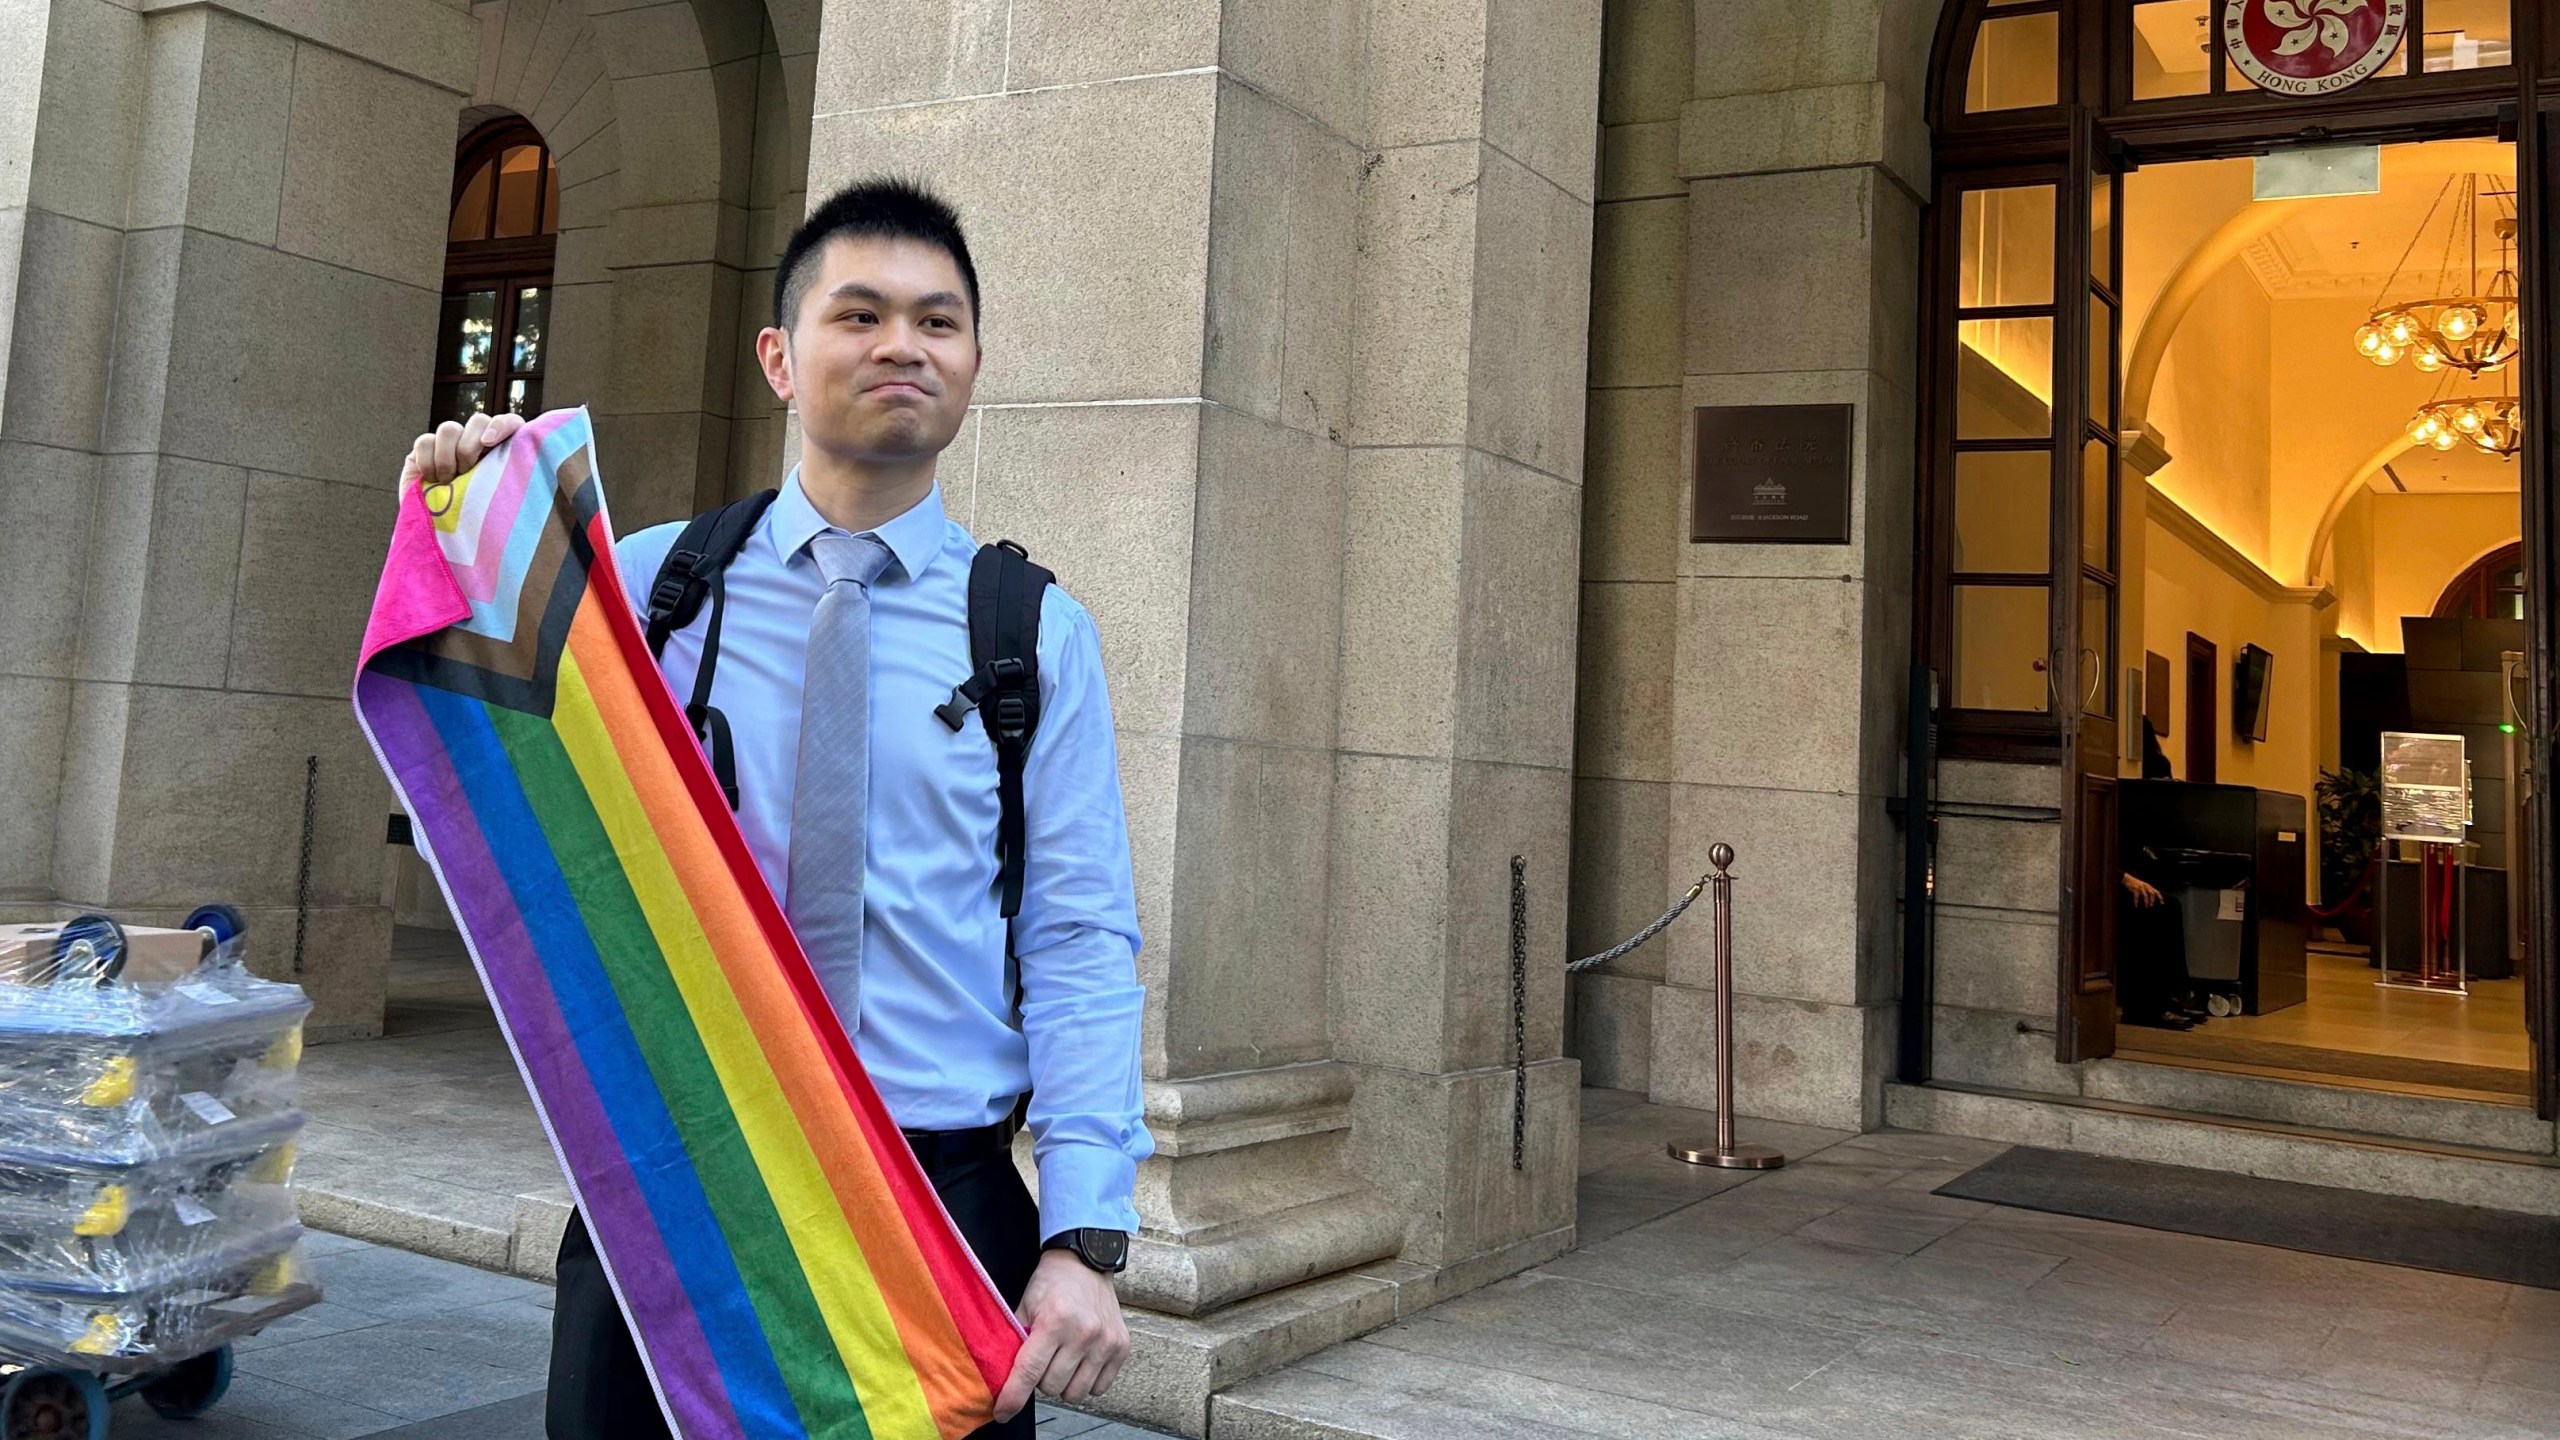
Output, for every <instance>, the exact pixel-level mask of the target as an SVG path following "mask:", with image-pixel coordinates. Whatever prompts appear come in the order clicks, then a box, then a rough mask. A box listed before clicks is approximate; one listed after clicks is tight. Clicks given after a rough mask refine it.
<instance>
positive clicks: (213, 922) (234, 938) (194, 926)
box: [179, 903, 249, 958]
mask: <svg viewBox="0 0 2560 1440" xmlns="http://www.w3.org/2000/svg"><path fill="white" fill-rule="evenodd" d="M179 928H180V929H182V930H204V931H209V932H211V934H212V937H213V938H212V941H211V943H209V944H207V945H206V946H205V947H204V953H205V955H206V957H208V958H210V957H212V956H215V955H219V954H221V953H222V952H223V951H225V950H227V949H230V948H232V947H233V946H236V945H237V944H238V943H239V941H240V937H241V936H243V935H246V934H248V933H249V922H248V921H246V920H243V919H241V918H240V912H239V911H237V910H234V909H232V908H231V907H230V906H228V905H223V904H219V903H217V904H213V905H199V906H197V907H196V911H195V913H194V914H192V915H190V916H188V917H187V923H186V924H184V925H182V926H180V927H179Z"/></svg>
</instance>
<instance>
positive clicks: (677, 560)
mask: <svg viewBox="0 0 2560 1440" xmlns="http://www.w3.org/2000/svg"><path fill="white" fill-rule="evenodd" d="M701 563H702V552H700V551H698V550H678V551H676V552H675V553H674V554H672V555H670V556H668V557H667V564H666V565H665V566H663V567H661V568H660V570H659V572H658V583H657V584H655V585H653V586H651V587H649V618H650V619H652V620H664V619H668V618H670V617H672V616H673V615H674V614H675V613H676V611H678V610H680V609H682V608H683V607H684V597H685V592H686V591H688V590H690V589H692V588H693V586H694V585H695V584H697V583H699V582H698V581H697V579H696V577H695V576H694V573H693V568H694V567H695V566H696V565H699V564H701Z"/></svg>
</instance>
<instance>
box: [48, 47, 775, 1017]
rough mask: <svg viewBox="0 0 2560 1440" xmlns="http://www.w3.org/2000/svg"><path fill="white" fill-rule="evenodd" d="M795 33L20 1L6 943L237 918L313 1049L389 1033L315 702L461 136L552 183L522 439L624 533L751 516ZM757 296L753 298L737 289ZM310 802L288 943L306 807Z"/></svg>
mask: <svg viewBox="0 0 2560 1440" xmlns="http://www.w3.org/2000/svg"><path fill="white" fill-rule="evenodd" d="M817 23H818V14H817V7H816V3H815V0H771V3H769V4H767V3H760V0H660V3H655V4H626V3H612V0H313V3H299V4H283V3H277V0H207V3H184V4H181V3H167V0H42V3H33V4H27V5H20V6H16V7H12V8H11V10H10V14H9V15H8V17H6V19H5V20H0V26H6V27H10V28H9V30H8V32H7V33H8V38H9V39H10V41H11V44H10V48H9V51H8V53H9V55H10V57H11V58H10V62H9V66H8V68H7V69H6V71H5V72H0V239H5V240H6V242H7V243H6V244H5V246H0V325H5V327H6V334H7V336H8V349H7V352H6V356H7V359H6V367H5V371H0V471H5V473H6V474H7V475H8V477H9V482H8V484H6V485H5V486H0V535H5V536H6V537H7V539H6V540H0V545H6V546H8V547H9V550H8V559H9V560H10V562H11V563H10V564H9V565H8V566H7V568H6V571H5V574H4V575H0V594H5V596H6V597H7V613H8V614H9V615H10V616H11V618H12V620H13V622H15V623H13V624H12V625H11V626H10V627H9V630H10V633H9V635H8V636H7V638H6V639H0V647H5V648H6V653H5V654H0V717H6V721H7V723H8V725H9V733H10V735H11V737H12V739H13V740H20V741H22V742H23V743H19V744H13V745H12V746H10V747H9V748H8V751H7V753H6V754H5V755H0V790H5V792H6V793H8V794H9V795H10V796H11V797H12V799H13V800H14V801H15V802H16V803H15V804H14V805H13V807H12V818H11V822H10V824H9V825H8V826H6V827H0V907H6V909H7V910H8V911H9V912H11V913H13V914H24V915H56V914H62V913H67V912H71V911H76V910H81V909H91V908H98V909H106V910H109V911H111V912H113V913H115V914H117V915H119V916H123V917H125V918H128V919H133V920H137V921H146V922H148V921H169V920H174V919H176V918H178V917H180V916H182V915H183V914H184V913H185V912H186V911H187V910H189V909H191V908H193V906H195V905H196V904H198V903H201V902H203V901H207V900H216V899H219V900H226V901H229V902H231V903H233V904H236V905H238V906H240V907H241V908H242V909H243V910H245V911H246V912H247V913H248V917H249V919H250V922H251V925H252V928H253V931H254V936H253V941H252V955H253V957H254V963H257V964H259V965H261V966H263V967H266V968H269V969H271V970H274V971H276V972H277V973H286V972H292V973H294V974H295V977H296V978H298V979H300V980H301V981H302V982H303V983H304V984H305V985H306V986H308V987H309V988H310V989H311V991H312V993H313V996H314V999H315V1001H316V1003H317V1005H318V1012H317V1015H316V1017H315V1019H314V1022H313V1027H312V1033H313V1035H314V1036H315V1037H316V1038H330V1037H347V1036H359V1035H365V1034H370V1033H374V1032H375V1031H377V1030H378V1029H379V1027H380V1024H381V1008H382V1001H383V992H384V984H385V972H384V965H385V962H386V959H387V956H388V954H389V946H390V926H391V921H392V910H393V905H394V904H395V902H401V897H402V896H403V895H404V894H406V895H407V896H408V900H407V901H406V902H405V903H406V905H407V910H408V915H409V918H427V917H428V916H430V915H431V914H432V912H433V910H434V908H435V906H434V904H433V897H432V895H431V894H426V893H423V892H421V890H420V887H419V885H418V883H417V882H418V880H419V878H420V877H419V876H418V875H417V874H415V873H412V874H410V875H409V876H407V877H406V881H405V886H404V881H403V879H402V878H401V877H400V876H399V875H398V873H397V870H396V866H397V863H398V857H392V856H387V855H386V848H385V819H386V816H387V815H388V814H389V809H390V795H389V788H388V787H387V786H386V785H385V784H384V783H383V782H382V780H381V779H380V772H379V768H378V767H377V765H376V764H375V762H374V760H373V757H372V755H371V754H370V753H369V751H368V750H367V749H366V747H365V745H364V743H363V741H362V738H361V736H360V733H359V732H358V731H357V729H356V727H355V725H354V722H353V719H352V716H351V714H350V712H349V710H348V705H347V699H346V695H347V686H348V677H349V674H350V671H351V667H352V665H353V661H354V656H355V648H356V643H357V640H358V638H359V635H360V633H361V630H362V626H363V623H364V616H365V613H366V610H367V607H368V605H369V603H370V600H371V596H372V591H373V584H374V577H375V575H376V574H377V572H378V570H379V567H380V562H381V556H382V551H383V547H384V545H385V544H386V542H387V540H388V536H389V532H390V520H391V513H392V510H391V489H392V484H393V481H394V479H395V477H396V474H397V467H398V463H399V459H400V456H401V455H402V453H403V452H404V451H405V449H406V447H407V443H408V440H409V438H410V437H411V436H413V435H415V434H416V433H417V432H418V430H419V429H420V428H421V427H422V423H423V422H424V420H425V419H426V415H427V404H428V397H429V382H430V378H431V373H432V365H433V354H432V351H433V345H434V330H435V324H436V317H437V309H438V304H439V299H438V297H439V294H440V292H441V289H442V284H443V270H444V243H445V242H444V231H445V217H446V212H447V209H448V206H449V203H450V197H451V184H452V172H453V159H454V146H455V142H456V140H457V139H458V138H459V135H460V133H461V131H462V130H463V129H465V128H467V127H469V126H470V125H472V124H476V123H477V122H478V121H480V120H482V119H485V118H487V117H488V116H490V115H492V114H496V113H500V112H504V111H513V112H515V113H518V114H521V115H523V116H525V117H526V118H527V119H529V120H531V121H532V122H533V123H534V125H535V127H536V128H537V129H539V130H541V131H542V132H543V134H544V135H545V137H546V139H547V140H548V141H549V142H550V143H551V145H552V146H553V149H554V152H555V154H556V155H557V156H558V158H559V163H560V167H561V172H562V181H563V192H562V206H561V208H562V215H563V222H564V225H563V234H562V236H561V239H560V245H559V254H558V268H557V272H556V274H557V279H558V282H559V289H558V291H557V299H556V301H555V305H554V309H553V313H552V325H551V331H552V334H551V341H552V344H553V347H554V349H553V354H552V356H551V366H550V374H551V381H550V384H549V386H548V392H547V395H546V400H547V401H548V402H549V403H551V404H553V405H566V404H580V403H584V404H589V405H592V406H593V407H594V408H595V410H596V412H597V415H598V428H599V433H600V435H601V437H602V442H603V449H604V453H605V457H606V465H607V467H608V473H609V474H610V475H611V476H612V477H613V485H614V495H615V500H616V505H615V511H616V520H617V521H618V522H619V523H620V524H621V525H622V526H623V527H624V528H626V529H627V528H631V527H633V526H636V525H640V524H646V523H651V522H654V521H657V520H662V519H667V518H671V517H674V516H677V515H682V514H686V513H689V512H691V511H692V510H693V509H695V508H697V506H698V505H700V504H702V503H705V502H707V501H709V500H716V499H719V498H723V497H725V496H726V495H727V494H729V493H731V492H732V490H733V489H744V488H750V487H751V486H752V485H755V484H770V483H772V479H773V477H774V476H775V475H777V474H778V473H779V469H780V460H781V456H782V454H783V451H784V448H785V435H784V423H783V418H782V416H781V412H780V407H778V406H777V405H775V404H774V403H773V402H772V399H771V396H770V395H769V393H767V392H766V391H765V388H764V384H763V380H762V377H761V376H760V375H759V374H757V373H756V372H755V371H754V368H753V366H752V363H751V359H750V358H749V357H750V355H751V346H752V337H753V334H754V329H755V326H754V323H753V320H752V317H753V316H754V315H755V314H757V313H759V312H760V310H761V308H762V305H763V303H764V302H762V301H761V300H752V302H751V297H753V296H754V295H756V294H759V293H760V292H761V291H762V290H763V289H764V288H765V287H767V286H769V283H770V276H771V267H772V256H773V254H774V253H775V252H776V251H777V250H778V248H779V246H780V243H781V241H780V234H781V233H783V232H787V229H788V226H789V224H790V223H792V222H794V221H796V219H797V217H798V214H799V211H800V208H801V204H802V202H801V198H800V195H801V189H802V176H803V174H804V172H805V164H806V162H805V146H804V144H803V137H804V136H805V133H806V118H805V117H806V116H807V114H808V99H809V94H810V81H811V73H812V71H813V69H814V66H815V60H816V48H817V46H816V36H817ZM759 267H761V268H759ZM313 757H316V758H317V760H318V769H317V779H316V783H315V785H314V787H313V792H312V801H313V804H312V815H313V824H312V827H311V846H310V851H311V855H312V857H313V858H312V865H311V872H310V880H309V889H308V895H309V900H310V912H309V923H308V927H307V930H306V932H305V935H304V941H303V946H302V963H301V966H300V968H299V969H298V970H297V969H296V968H295V966H294V964H293V944H292V937H293V934H294V929H295V927H294V918H295V905H296V900H297V897H298V895H300V894H301V893H302V883H301V882H302V876H301V856H302V852H303V845H302V840H303V810H304V790H305V779H306V773H307V769H306V767H307V765H308V763H309V761H310V760H311V759H312V758H313Z"/></svg>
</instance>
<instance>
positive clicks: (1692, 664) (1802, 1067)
mask: <svg viewBox="0 0 2560 1440" xmlns="http://www.w3.org/2000/svg"><path fill="white" fill-rule="evenodd" d="M1935 10H1936V6H1935V5H1934V4H1932V3H1929V0H1808V3H1805V4H1800V5H1787V6H1768V5H1758V4H1747V3H1742V0H1696V5H1695V14H1696V22H1697V31H1696V47H1695V50H1694V52H1693V72H1692V98H1691V100H1690V102H1689V103H1688V105H1687V106H1686V107H1685V108H1684V110H1683V112H1682V116H1681V126H1680V148H1679V158H1678V164H1679V173H1680V174H1681V175H1682V177H1683V178H1685V179H1686V180H1687V181H1688V193H1689V207H1688V224H1689V240H1688V274H1687V287H1686V289H1687V331H1688V343H1687V353H1686V358H1685V361H1684V364H1683V369H1684V372H1685V374H1684V378H1683V382H1682V399H1683V401H1684V402H1685V404H1686V405H1688V406H1697V405H1746V404H1806V403H1837V402H1847V403H1849V404H1851V405H1853V406H1855V407H1856V412H1857V420H1856V430H1855V440H1854V443H1853V451H1854V455H1855V463H1854V466H1853V476H1852V485H1853V488H1852V491H1851V496H1852V504H1851V509H1852V515H1853V520H1852V526H1851V535H1850V543H1849V544H1848V545H1846V546H1845V547H1834V546H1820V547H1813V546H1776V545H1748V544H1713V545H1685V544H1684V545H1683V546H1682V548H1681V560H1680V577H1679V580H1678V583H1677V586H1676V589H1677V592H1678V600H1677V605H1678V615H1677V619H1676V622H1675V625H1676V634H1677V640H1676V648H1675V656H1674V671H1673V675H1674V679H1673V686H1672V700H1671V707H1672V733H1673V736H1674V740H1673V773H1674V778H1675V780H1676V781H1677V784H1676V786H1675V788H1674V790H1673V792H1672V797H1671V816H1670V837H1671V838H1670V844H1669V861H1670V865H1669V873H1668V874H1667V875H1666V876H1665V877H1664V879H1665V881H1666V882H1667V883H1670V884H1686V883H1687V882H1688V881H1689V880H1690V879H1692V878H1694V877H1695V876H1696V875H1697V874H1699V873H1700V872H1701V871H1703V870H1704V869H1705V868H1706V851H1707V847H1708V846H1709V845H1711V844H1713V843H1715V842H1716V841H1720V840H1721V841H1727V842H1730V843H1731V844H1732V845H1733V846H1734V847H1735V849H1736V850H1737V851H1738V852H1739V854H1740V859H1739V861H1738V863H1737V864H1736V866H1735V875H1736V880H1735V893H1734V906H1735V924H1734V939H1735V951H1736V971H1737V977H1738V978H1737V990H1738V999H1737V1001H1736V1004H1735V1030H1736V1045H1737V1049H1738V1053H1737V1054H1736V1056H1735V1061H1736V1071H1737V1074H1736V1084H1737V1089H1738V1101H1739V1104H1740V1106H1741V1108H1742V1109H1743V1110H1744V1111H1745V1112H1746V1113H1749V1114H1756V1115H1765V1116H1769V1117H1771V1118H1775V1119H1783V1120H1791V1121H1799V1122H1803V1123H1808V1124H1820V1125H1830V1126H1838V1127H1841V1128H1846V1129H1861V1128H1867V1127H1871V1126H1872V1125H1874V1124H1876V1123H1877V1122H1878V1120H1879V1117H1880V1114H1881V1110H1880V1099H1881V1082H1882V1079H1883V1077H1884V1075H1885V1073H1886V1071H1887V1069H1888V1067H1889V1065H1890V1062H1891V1056H1892V1045H1893V1008H1892V1006H1893V997H1894V990H1895V978H1896V976H1895V962H1894V954H1895V940H1896V935H1897V928H1896V922H1895V914H1896V912H1895V904H1894V897H1895V893H1896V880H1897V876H1898V869H1897V867H1898V862H1899V848H1898V845H1897V839H1896V837H1897V833H1898V832H1897V831H1896V829H1895V827H1894V825H1893V823H1892V822H1891V820H1890V819H1889V818H1888V816H1887V815H1886V813H1885V798H1886V797H1887V796H1888V795H1891V794H1894V793H1896V792H1897V791H1898V789H1899V784H1900V780H1899V773H1900V772H1899V764H1898V761H1899V753H1900V752H1899V747H1900V743H1901V733H1902V722H1901V716H1902V711H1903V708H1904V705H1903V690H1904V676H1905V673H1906V670H1907V667H1908V663H1909V655H1910V649H1909V628H1908V621H1907V616H1908V610H1909V604H1910V599H1909V574H1910V552H1911V507H1912V493H1913V489H1912V487H1913V480H1912V476H1913V465H1914V455H1913V443H1914V440H1913V433H1914V432H1913V424H1914V399H1913V394H1914V390H1915V382H1916V377H1917V370H1916V366H1917V364H1918V354H1917V348H1918V340H1917V314H1916V296H1917V294H1918V284H1917V275H1918V267H1919V234H1920V232H1919V212H1920V206H1921V197H1922V196H1923V195H1924V194H1926V193H1927V189H1928V154H1929V152H1928V135H1927V129H1926V127H1925V125H1924V124H1923V123H1922V120H1921V107H1922V102H1923V97H1924V95H1925V93H1926V86H1925V77H1924V75H1923V74H1922V70H1923V68H1924V66H1925V62H1926V57H1927V55H1928V52H1929V40H1930V25H1931V23H1932V22H1933V21H1934V19H1935ZM1684 461H1685V452H1684ZM1683 469H1684V471H1685V469H1686V466H1685V464H1684V466H1683ZM1668 939H1669V943H1670V946H1671V950H1670V955H1669V960H1668V963H1669V980H1670V983H1669V984H1667V985H1665V986H1663V987H1662V988H1661V989H1659V990H1657V991H1656V992H1655V993H1654V1006H1653V1017H1652V1063H1651V1067H1650V1070H1651V1073H1650V1080H1651V1084H1652V1093H1653V1096H1654V1098H1656V1099H1657V1100H1661V1101H1667V1102H1672V1103H1677V1104H1683V1105H1699V1106H1703V1105H1707V1104H1709V1103H1711V1102H1712V1101H1713V1099H1714V1085H1715V1080H1714V1075H1715V1055H1714V1045H1713V1025H1712V1005H1711V1003H1710V1002H1711V992H1710V991H1709V989H1708V988H1707V987H1708V986H1709V985H1710V984H1711V967H1712V961H1711V958H1710V954H1709V949H1710V931H1709V929H1708V927H1705V926H1687V927H1682V928H1679V929H1675V930H1674V931H1673V932H1671V934H1670V936H1669V937H1668Z"/></svg>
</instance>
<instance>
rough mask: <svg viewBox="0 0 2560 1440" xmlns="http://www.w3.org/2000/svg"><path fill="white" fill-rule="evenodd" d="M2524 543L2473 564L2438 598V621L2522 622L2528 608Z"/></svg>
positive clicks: (2511, 546)
mask: <svg viewBox="0 0 2560 1440" xmlns="http://www.w3.org/2000/svg"><path fill="white" fill-rule="evenodd" d="M2525 593H2526V591H2525V583H2524V543H2523V542H2522V541H2518V542H2517V543H2515V544H2513V545H2508V546H2503V547H2501V548H2499V549H2496V550H2492V551H2490V552H2489V553H2488V554H2486V555H2483V556H2481V557H2480V558H2479V559H2477V560H2474V561H2472V562H2471V565H2470V567H2469V568H2468V569H2465V570H2464V571H2463V572H2462V573H2461V574H2459V575H2457V576H2455V577H2453V583H2452V584H2450V585H2447V586H2445V587H2444V593H2443V594H2441V595H2439V596H2437V597H2436V605H2435V613H2434V618H2436V619H2438V620H2521V619H2523V618H2524V606H2525Z"/></svg>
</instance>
